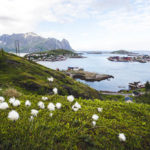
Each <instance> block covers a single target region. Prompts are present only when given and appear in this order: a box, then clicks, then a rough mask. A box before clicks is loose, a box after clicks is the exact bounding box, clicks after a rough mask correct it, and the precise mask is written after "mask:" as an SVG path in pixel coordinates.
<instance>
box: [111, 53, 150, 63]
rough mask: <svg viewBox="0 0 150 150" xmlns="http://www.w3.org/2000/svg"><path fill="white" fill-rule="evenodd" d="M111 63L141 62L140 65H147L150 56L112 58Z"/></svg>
mask: <svg viewBox="0 0 150 150" xmlns="http://www.w3.org/2000/svg"><path fill="white" fill-rule="evenodd" d="M108 60H109V61H114V62H140V63H146V62H150V56H149V55H139V56H135V57H129V56H128V57H120V56H112V57H109V58H108Z"/></svg>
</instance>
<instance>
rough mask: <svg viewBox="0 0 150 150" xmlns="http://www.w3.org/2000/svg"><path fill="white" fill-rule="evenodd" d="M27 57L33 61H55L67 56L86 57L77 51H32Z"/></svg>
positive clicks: (64, 58) (62, 59)
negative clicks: (54, 52) (62, 52)
mask: <svg viewBox="0 0 150 150" xmlns="http://www.w3.org/2000/svg"><path fill="white" fill-rule="evenodd" d="M25 58H27V59H28V60H32V61H50V62H55V61H64V60H66V59H67V58H84V57H83V56H81V55H79V54H77V53H65V54H57V53H56V54H49V53H32V54H27V55H26V56H25Z"/></svg>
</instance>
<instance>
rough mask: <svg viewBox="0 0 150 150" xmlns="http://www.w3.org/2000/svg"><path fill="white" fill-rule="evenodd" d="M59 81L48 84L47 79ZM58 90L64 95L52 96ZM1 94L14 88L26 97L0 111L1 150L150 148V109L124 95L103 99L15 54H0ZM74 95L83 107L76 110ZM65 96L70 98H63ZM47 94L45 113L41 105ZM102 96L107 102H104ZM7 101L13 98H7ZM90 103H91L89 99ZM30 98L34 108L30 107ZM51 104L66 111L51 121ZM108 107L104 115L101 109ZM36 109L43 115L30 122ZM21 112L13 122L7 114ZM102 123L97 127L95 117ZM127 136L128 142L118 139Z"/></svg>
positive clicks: (66, 78) (60, 75) (95, 93)
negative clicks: (32, 112) (27, 103)
mask: <svg viewBox="0 0 150 150" xmlns="http://www.w3.org/2000/svg"><path fill="white" fill-rule="evenodd" d="M51 76H52V77H54V82H53V83H51V84H50V83H49V82H48V81H47V77H51ZM54 87H57V88H58V92H59V95H52V89H53V88H54ZM0 88H2V89H3V90H2V91H0V96H3V93H5V92H4V91H5V90H6V89H7V88H15V89H17V90H18V91H19V92H21V93H22V95H21V96H20V97H19V98H18V99H19V100H20V101H21V106H19V107H13V106H12V105H10V104H9V108H8V109H7V110H0V150H7V149H8V150H16V149H17V150H71V149H72V150H149V149H150V143H149V141H150V105H148V104H136V103H130V104H127V103H125V102H124V98H123V97H122V96H109V95H101V94H99V92H98V91H96V90H94V89H92V88H90V87H88V86H86V85H84V84H81V83H79V82H77V81H75V80H73V79H71V78H70V77H68V76H66V75H65V74H63V73H61V72H58V71H55V70H52V69H48V68H46V67H43V66H41V65H38V64H36V63H34V62H30V61H27V60H26V59H24V58H20V57H17V56H15V55H12V54H8V53H4V55H2V53H1V52H0ZM70 94H72V95H74V96H75V97H76V99H75V101H77V102H78V103H79V104H80V105H81V109H79V110H78V111H77V112H74V111H73V110H72V108H71V107H72V105H73V104H74V103H75V101H74V102H72V103H70V102H68V101H67V97H66V95H70ZM61 95H65V96H61ZM42 96H47V97H48V101H45V102H44V103H45V106H46V108H45V109H39V108H38V106H37V103H38V102H39V101H41V97H42ZM96 98H101V99H102V100H103V101H101V100H100V99H96ZM5 99H6V102H8V100H9V98H8V97H5ZM87 99H89V100H87ZM26 100H30V101H31V103H32V105H31V107H29V108H28V107H25V101H26ZM49 102H53V103H54V104H56V103H57V102H60V103H61V104H62V108H61V109H60V110H55V111H54V112H53V116H52V117H50V116H49V113H50V111H48V109H47V105H48V103H49ZM98 107H101V108H103V111H102V112H101V113H99V112H98V111H97V108H98ZM31 109H37V110H39V113H38V116H37V117H35V118H34V120H33V121H29V118H30V116H31ZM11 110H16V111H17V112H18V113H19V115H20V118H19V119H18V120H17V121H15V122H12V121H10V120H9V119H8V113H9V112H10V111H11ZM93 114H97V115H98V116H99V119H98V121H97V123H96V126H95V127H93V126H92V115H93ZM119 133H124V134H125V136H126V141H124V142H121V141H119V138H118V135H119Z"/></svg>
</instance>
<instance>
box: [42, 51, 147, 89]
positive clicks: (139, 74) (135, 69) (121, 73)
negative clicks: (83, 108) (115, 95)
mask: <svg viewBox="0 0 150 150" xmlns="http://www.w3.org/2000/svg"><path fill="white" fill-rule="evenodd" d="M85 56H86V57H87V58H83V59H76V58H74V59H67V60H66V61H59V62H42V61H41V62H39V63H40V64H42V65H44V66H46V67H49V68H52V69H56V68H59V69H67V68H68V66H72V67H80V68H84V70H86V71H91V72H97V73H101V74H109V75H113V76H114V77H115V78H114V79H111V80H110V81H108V80H105V81H101V82H87V81H82V80H80V81H81V82H83V83H85V84H88V85H89V86H91V87H93V88H95V89H97V90H107V91H118V90H121V89H127V88H128V83H129V82H134V81H141V82H145V81H147V80H150V69H149V68H150V63H138V62H133V63H128V62H111V61H108V60H107V58H108V57H109V56H110V54H101V55H95V54H93V55H92V54H86V55H85Z"/></svg>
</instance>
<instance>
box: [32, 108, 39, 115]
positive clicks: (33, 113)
mask: <svg viewBox="0 0 150 150" xmlns="http://www.w3.org/2000/svg"><path fill="white" fill-rule="evenodd" d="M38 112H39V111H38V110H36V109H32V110H31V115H33V116H35V117H36V116H37V114H38Z"/></svg>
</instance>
